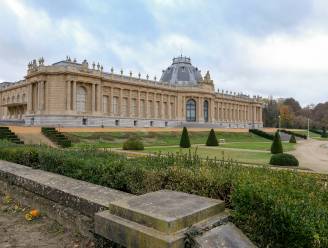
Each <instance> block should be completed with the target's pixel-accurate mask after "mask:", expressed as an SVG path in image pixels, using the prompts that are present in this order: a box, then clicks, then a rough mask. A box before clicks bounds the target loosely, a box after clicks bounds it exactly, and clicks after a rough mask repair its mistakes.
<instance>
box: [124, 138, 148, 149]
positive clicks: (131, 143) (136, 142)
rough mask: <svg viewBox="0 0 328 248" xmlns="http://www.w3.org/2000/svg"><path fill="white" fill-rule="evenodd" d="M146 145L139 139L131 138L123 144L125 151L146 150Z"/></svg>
mask: <svg viewBox="0 0 328 248" xmlns="http://www.w3.org/2000/svg"><path fill="white" fill-rule="evenodd" d="M144 149H145V148H144V144H143V143H142V141H141V140H140V139H138V138H130V139H128V140H127V141H125V142H124V144H123V150H144Z"/></svg>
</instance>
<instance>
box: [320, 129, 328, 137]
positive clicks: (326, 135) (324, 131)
mask: <svg viewBox="0 0 328 248" xmlns="http://www.w3.org/2000/svg"><path fill="white" fill-rule="evenodd" d="M321 138H328V134H327V131H326V127H323V128H322V134H321Z"/></svg>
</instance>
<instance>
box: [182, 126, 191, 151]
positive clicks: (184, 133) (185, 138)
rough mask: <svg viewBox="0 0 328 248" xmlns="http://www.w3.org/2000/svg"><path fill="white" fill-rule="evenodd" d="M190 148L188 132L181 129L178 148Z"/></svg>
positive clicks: (185, 129) (184, 128)
mask: <svg viewBox="0 0 328 248" xmlns="http://www.w3.org/2000/svg"><path fill="white" fill-rule="evenodd" d="M190 146H191V145H190V140H189V135H188V130H187V128H186V127H183V130H182V134H181V139H180V147H181V148H189V147H190Z"/></svg>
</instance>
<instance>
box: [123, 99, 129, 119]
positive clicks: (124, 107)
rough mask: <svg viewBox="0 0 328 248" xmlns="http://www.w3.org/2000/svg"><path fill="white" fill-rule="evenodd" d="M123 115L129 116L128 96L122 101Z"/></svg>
mask: <svg viewBox="0 0 328 248" xmlns="http://www.w3.org/2000/svg"><path fill="white" fill-rule="evenodd" d="M122 115H123V116H128V98H127V97H124V98H123V102H122Z"/></svg>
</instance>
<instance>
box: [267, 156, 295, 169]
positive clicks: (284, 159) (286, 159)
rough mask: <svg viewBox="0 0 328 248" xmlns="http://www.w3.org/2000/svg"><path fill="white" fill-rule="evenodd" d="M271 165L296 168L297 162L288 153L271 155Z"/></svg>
mask: <svg viewBox="0 0 328 248" xmlns="http://www.w3.org/2000/svg"><path fill="white" fill-rule="evenodd" d="M270 164H271V165H280V166H298V164H299V163H298V160H297V158H295V157H294V156H293V155H291V154H288V153H280V154H273V155H272V156H271V159H270Z"/></svg>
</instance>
